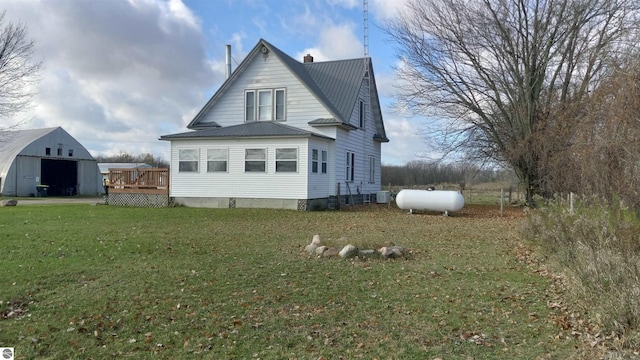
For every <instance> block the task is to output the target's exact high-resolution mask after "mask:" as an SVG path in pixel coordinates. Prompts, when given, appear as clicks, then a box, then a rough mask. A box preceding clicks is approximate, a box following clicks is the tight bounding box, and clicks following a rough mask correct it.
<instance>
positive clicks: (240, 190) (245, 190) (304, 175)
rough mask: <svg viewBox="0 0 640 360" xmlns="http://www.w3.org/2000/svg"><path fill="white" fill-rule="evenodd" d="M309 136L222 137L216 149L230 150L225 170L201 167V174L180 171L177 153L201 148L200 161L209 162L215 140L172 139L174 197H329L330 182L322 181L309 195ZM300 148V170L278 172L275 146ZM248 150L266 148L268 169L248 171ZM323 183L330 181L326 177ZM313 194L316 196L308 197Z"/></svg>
mask: <svg viewBox="0 0 640 360" xmlns="http://www.w3.org/2000/svg"><path fill="white" fill-rule="evenodd" d="M308 141H309V138H292V139H249V140H246V141H243V142H238V141H236V140H219V141H216V142H215V146H216V148H227V149H228V161H227V172H226V173H209V172H206V170H205V169H202V170H201V172H199V173H194V172H188V173H185V172H179V171H178V153H179V149H181V148H189V149H196V148H198V149H201V150H200V154H201V162H204V161H206V151H205V149H207V148H212V145H213V144H212V142H211V141H207V140H183V141H176V140H174V141H172V142H171V144H172V146H171V168H170V169H171V170H170V171H171V182H170V185H169V186H170V196H173V197H193V198H199V197H203V198H204V197H220V198H222V197H234V198H268V199H308V198H319V197H326V196H327V188H328V185H325V184H319V185H318V186H317V188H316V189H314V190H312V191H313V194H311V195H310V194H309V191H310V190H309V189H308V181H307V180H308V177H309V169H308V168H309V166H308V162H307V159H308V158H310V157H311V155H310V153H309V152H310V151H311V150H308V144H307V143H308ZM282 148H295V149H297V152H298V153H297V165H296V166H297V170H298V171H297V172H276V149H282ZM247 149H264V150H265V151H266V171H265V172H245V155H246V150H247ZM324 179H325V180H324V182H325V183H328V180H327V178H326V177H324ZM309 196H313V197H309Z"/></svg>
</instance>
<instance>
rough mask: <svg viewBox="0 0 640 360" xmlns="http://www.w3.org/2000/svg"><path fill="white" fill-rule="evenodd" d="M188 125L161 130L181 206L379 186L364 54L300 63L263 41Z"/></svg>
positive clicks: (357, 196)
mask: <svg viewBox="0 0 640 360" xmlns="http://www.w3.org/2000/svg"><path fill="white" fill-rule="evenodd" d="M187 128H188V129H190V130H192V131H189V132H185V133H180V134H172V135H164V136H161V137H160V139H161V140H167V141H170V142H171V160H170V161H171V174H170V178H171V181H170V196H171V197H173V199H174V201H175V202H177V203H179V204H183V205H186V206H197V207H218V208H229V207H267V208H288V209H299V210H311V209H321V208H326V207H327V206H331V205H332V204H333V205H335V201H336V200H339V201H341V202H342V203H349V202H355V203H358V202H362V201H366V200H367V199H369V196H370V195H371V194H374V195H375V193H376V192H377V191H379V190H380V185H381V184H380V155H381V144H382V143H385V142H388V141H389V139H388V138H387V136H386V133H385V128H384V123H383V120H382V113H381V110H380V103H379V99H378V91H377V88H376V81H375V77H374V74H373V66H372V63H371V59H370V58H360V59H350V60H338V61H327V62H313V57H311V56H310V55H307V56H305V58H304V62H299V61H297V60H294V59H293V58H291V57H290V56H288V55H287V54H285V53H283V52H282V51H281V50H279V49H278V48H276V47H275V46H273V45H271V44H270V43H268V42H267V41H265V40H262V39H261V40H260V41H258V43H257V44H256V46H255V47H254V48H253V50H251V52H250V53H249V54H248V55H247V57H246V58H245V59H244V60H243V61H242V63H241V64H240V65H239V66H238V68H237V69H236V70H235V71H234V72H233V73H232V74H231V75H230V76H229V77H228V79H227V80H226V81H225V82H224V83H223V84H222V86H221V87H220V89H219V90H218V91H217V92H216V93H215V94H214V95H213V97H212V98H211V99H210V100H209V101H208V102H207V104H206V105H205V106H204V107H203V108H202V110H200V112H199V113H198V114H197V115H196V117H195V118H194V119H193V120H192V121H191V123H190V124H189V125H188V126H187Z"/></svg>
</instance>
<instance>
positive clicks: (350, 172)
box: [346, 151, 356, 181]
mask: <svg viewBox="0 0 640 360" xmlns="http://www.w3.org/2000/svg"><path fill="white" fill-rule="evenodd" d="M355 164H356V154H355V153H354V152H352V151H347V166H346V169H347V173H346V175H347V176H346V180H347V181H353V179H354V178H355V176H354V175H355Z"/></svg>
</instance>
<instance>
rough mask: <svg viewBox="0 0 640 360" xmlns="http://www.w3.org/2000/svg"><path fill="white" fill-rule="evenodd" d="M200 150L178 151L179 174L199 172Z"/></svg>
mask: <svg viewBox="0 0 640 360" xmlns="http://www.w3.org/2000/svg"><path fill="white" fill-rule="evenodd" d="M198 157H200V151H199V150H198V149H179V150H178V172H198Z"/></svg>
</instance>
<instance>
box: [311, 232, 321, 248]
mask: <svg viewBox="0 0 640 360" xmlns="http://www.w3.org/2000/svg"><path fill="white" fill-rule="evenodd" d="M311 243H312V244H315V245H316V246H320V235H318V234H316V235H313V240H311Z"/></svg>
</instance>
